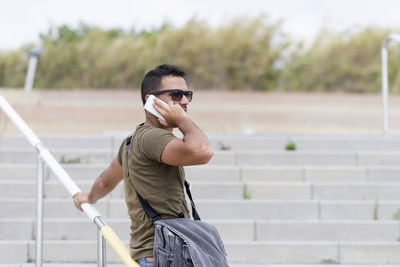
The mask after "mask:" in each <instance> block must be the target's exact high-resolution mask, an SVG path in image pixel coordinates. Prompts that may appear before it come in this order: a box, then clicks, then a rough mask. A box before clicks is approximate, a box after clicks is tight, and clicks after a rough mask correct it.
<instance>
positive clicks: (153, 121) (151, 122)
mask: <svg viewBox="0 0 400 267" xmlns="http://www.w3.org/2000/svg"><path fill="white" fill-rule="evenodd" d="M144 124H146V125H151V126H153V127H156V128H160V129H164V130H167V131H168V132H170V133H172V130H173V128H166V127H164V126H163V125H161V123H160V122H159V121H158V119H156V118H155V117H154V116H151V117H150V116H148V115H147V114H146V122H145V123H144Z"/></svg>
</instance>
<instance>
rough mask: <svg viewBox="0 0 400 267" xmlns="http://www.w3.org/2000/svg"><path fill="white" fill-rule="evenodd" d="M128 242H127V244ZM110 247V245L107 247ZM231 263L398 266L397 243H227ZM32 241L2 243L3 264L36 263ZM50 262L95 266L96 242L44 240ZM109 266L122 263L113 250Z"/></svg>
mask: <svg viewBox="0 0 400 267" xmlns="http://www.w3.org/2000/svg"><path fill="white" fill-rule="evenodd" d="M127 243H128V242H127V241H125V244H127ZM107 247H108V245H107ZM225 249H226V251H227V254H228V260H229V262H231V263H235V264H249V263H250V264H339V263H340V264H399V263H400V243H398V242H369V243H361V242H339V243H338V242H225ZM34 252H35V245H34V242H33V241H29V242H27V241H0V261H1V263H28V262H33V261H34V260H35V253H34ZM43 252H44V253H43V259H44V261H45V262H47V263H71V262H85V263H95V262H96V259H97V256H96V242H95V241H85V240H79V241H78V242H77V241H68V240H67V241H45V242H44V244H43ZM107 259H108V262H110V263H120V260H119V258H118V257H117V256H116V255H115V253H114V252H113V251H111V249H110V248H108V249H107Z"/></svg>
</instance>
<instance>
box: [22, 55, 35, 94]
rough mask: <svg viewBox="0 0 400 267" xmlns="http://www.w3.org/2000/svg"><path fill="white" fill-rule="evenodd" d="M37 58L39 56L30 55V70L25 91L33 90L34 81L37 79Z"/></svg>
mask: <svg viewBox="0 0 400 267" xmlns="http://www.w3.org/2000/svg"><path fill="white" fill-rule="evenodd" d="M37 60H38V58H37V56H36V55H31V56H30V57H29V64H28V72H27V74H26V79H25V92H30V91H32V88H33V81H34V80H35V72H36V66H37Z"/></svg>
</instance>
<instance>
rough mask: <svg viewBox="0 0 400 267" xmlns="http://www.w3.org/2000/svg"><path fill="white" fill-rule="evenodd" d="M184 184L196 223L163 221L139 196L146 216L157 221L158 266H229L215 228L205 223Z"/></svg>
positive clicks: (193, 221) (156, 257) (155, 242)
mask: <svg viewBox="0 0 400 267" xmlns="http://www.w3.org/2000/svg"><path fill="white" fill-rule="evenodd" d="M189 187H190V186H189V183H188V182H187V181H185V188H186V193H187V195H188V197H189V199H190V202H191V205H192V214H193V218H194V220H191V219H187V218H175V219H167V220H162V219H161V217H160V215H158V214H157V213H156V212H155V211H154V210H153V208H152V207H151V206H150V205H149V204H148V203H147V202H146V201H145V200H144V199H143V198H142V196H140V195H139V194H138V193H137V195H138V197H139V200H140V203H141V204H142V207H143V209H144V211H145V212H146V214H147V216H149V218H150V220H152V221H153V222H154V226H155V234H154V259H155V264H154V266H156V267H192V266H194V267H226V266H229V265H228V263H227V260H226V252H225V248H224V244H223V243H222V240H221V238H220V236H219V234H218V231H217V229H215V227H214V226H212V225H210V224H208V223H205V222H202V221H201V220H200V216H199V214H198V213H197V210H196V207H195V205H194V202H193V199H192V195H191V193H190V188H189Z"/></svg>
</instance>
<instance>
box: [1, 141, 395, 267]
mask: <svg viewBox="0 0 400 267" xmlns="http://www.w3.org/2000/svg"><path fill="white" fill-rule="evenodd" d="M209 137H210V140H211V142H212V145H213V147H214V148H215V155H214V157H213V159H212V161H211V162H210V163H209V164H208V165H205V166H193V167H186V176H187V178H188V179H189V180H190V181H191V182H192V188H193V194H194V198H195V201H196V203H197V207H198V210H199V213H200V215H201V216H202V218H203V219H204V220H206V221H208V222H210V223H212V224H214V225H215V226H216V227H217V228H218V230H219V231H220V234H221V236H222V239H223V240H224V243H225V248H226V251H227V253H228V259H229V261H230V263H232V266H265V265H271V264H286V265H290V264H303V265H306V264H342V265H351V264H360V265H385V264H400V242H399V240H400V224H399V219H400V152H399V151H400V139H399V138H394V137H392V138H387V139H384V138H381V137H368V136H357V137H354V136H353V137H349V136H343V137H333V136H332V137H331V136H285V135H282V136H281V135H276V136H270V135H268V136H267V135H259V136H243V135H222V134H210V135H209ZM41 138H42V140H43V142H44V143H45V145H46V146H47V147H48V148H50V150H51V151H52V152H53V153H54V155H55V156H56V157H57V159H58V160H59V161H60V162H61V163H62V165H63V166H64V167H65V169H66V171H67V172H68V173H69V174H70V175H71V176H72V177H73V178H74V180H75V181H76V182H77V183H78V185H79V186H80V187H81V188H82V190H89V189H90V187H91V185H92V183H93V180H94V179H95V178H96V177H97V175H98V174H99V173H100V172H101V170H103V169H104V168H105V167H107V165H108V163H109V162H110V160H111V158H112V157H114V156H115V154H116V152H117V150H118V148H119V145H120V143H121V141H122V137H121V136H117V135H114V136H111V135H110V136H94V137H92V136H90V137H84V136H43V137H41ZM289 142H293V143H295V144H296V147H297V149H296V150H295V151H286V150H285V146H286V144H287V143H289ZM35 162H36V155H35V151H34V150H33V148H31V147H30V146H29V145H28V144H27V142H26V141H25V140H24V139H23V138H22V137H20V136H0V266H3V265H4V266H6V265H7V266H33V265H32V262H34V260H35V259H34V257H35V209H36V206H35V196H36V187H35V179H36V165H35ZM123 194H124V193H123V185H122V184H120V185H119V186H118V187H117V188H116V189H115V190H114V191H113V192H112V193H111V194H110V195H109V196H108V197H106V198H105V199H103V200H101V201H100V202H99V203H98V204H96V207H97V208H98V209H99V211H100V212H101V213H102V215H103V216H104V218H105V220H106V222H107V223H109V224H110V225H111V227H112V228H113V229H114V231H115V232H116V233H117V234H118V235H119V237H120V238H121V239H123V240H124V242H125V243H126V244H127V243H128V239H129V226H130V224H129V219H128V217H127V210H126V207H125V204H124V199H123ZM44 211H45V212H44V213H45V224H44V239H45V241H44V261H45V262H46V263H48V264H49V266H57V265H59V264H66V265H65V266H67V265H68V266H78V265H79V266H94V265H93V264H94V263H95V261H96V228H95V226H94V225H92V224H91V223H90V222H89V221H88V219H87V218H86V216H85V215H84V214H82V213H81V212H79V211H77V210H76V209H75V208H74V206H73V203H72V200H71V198H70V196H69V194H68V193H67V191H66V190H65V189H64V188H63V187H62V185H61V184H60V182H58V180H57V179H56V178H55V177H54V175H53V174H52V173H50V172H47V174H46V185H45V208H44ZM107 252H108V253H107V260H108V262H109V263H112V264H117V265H115V266H120V265H119V264H120V261H119V259H118V257H117V256H116V255H115V254H114V252H113V251H112V249H111V248H108V250H107Z"/></svg>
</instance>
